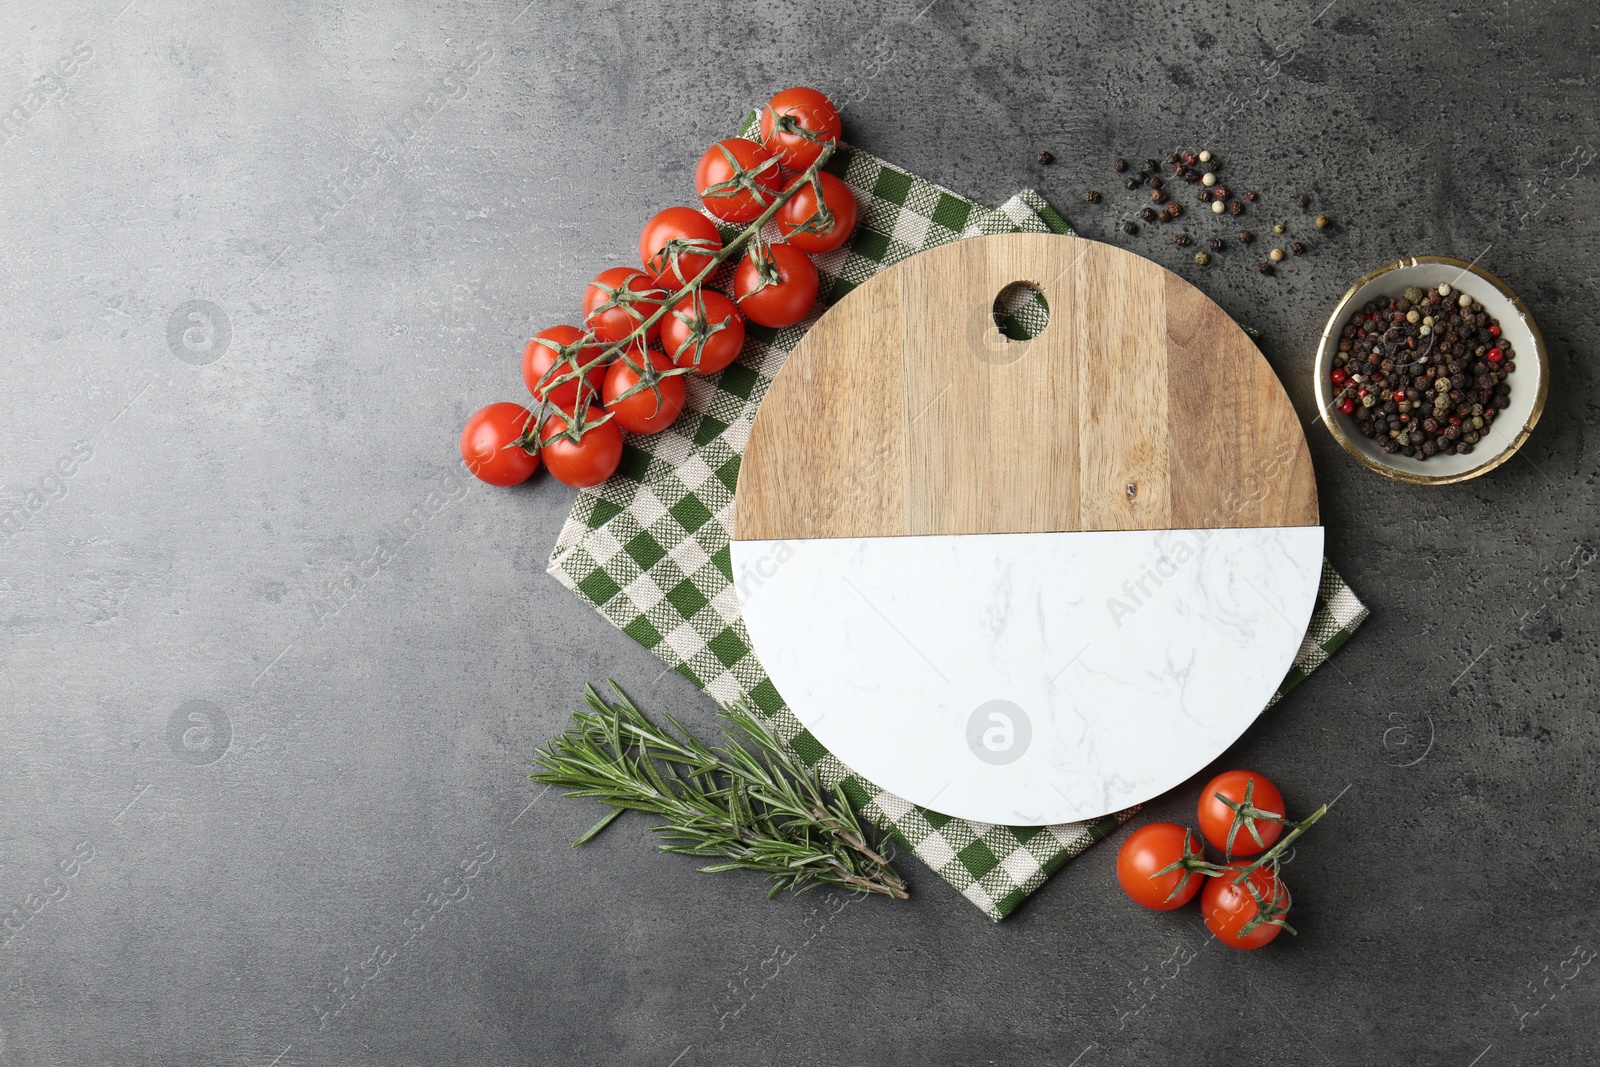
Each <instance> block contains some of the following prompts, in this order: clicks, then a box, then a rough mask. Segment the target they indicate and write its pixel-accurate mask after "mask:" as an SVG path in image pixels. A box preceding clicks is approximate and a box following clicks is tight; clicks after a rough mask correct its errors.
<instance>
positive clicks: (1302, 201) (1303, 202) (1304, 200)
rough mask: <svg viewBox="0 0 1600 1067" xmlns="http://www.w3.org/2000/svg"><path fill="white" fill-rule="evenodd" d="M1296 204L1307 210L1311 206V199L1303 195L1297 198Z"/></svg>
mask: <svg viewBox="0 0 1600 1067" xmlns="http://www.w3.org/2000/svg"><path fill="white" fill-rule="evenodd" d="M1295 203H1297V204H1299V205H1300V206H1301V207H1303V208H1307V207H1310V206H1311V198H1310V197H1309V196H1307V195H1306V194H1305V193H1301V194H1300V195H1299V196H1298V197H1296V198H1295Z"/></svg>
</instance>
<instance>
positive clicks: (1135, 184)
mask: <svg viewBox="0 0 1600 1067" xmlns="http://www.w3.org/2000/svg"><path fill="white" fill-rule="evenodd" d="M1123 184H1124V185H1126V186H1127V187H1128V188H1129V189H1137V188H1139V179H1138V178H1129V179H1128V180H1127V181H1126V182H1124V183H1123Z"/></svg>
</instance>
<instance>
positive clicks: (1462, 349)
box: [1314, 256, 1549, 485]
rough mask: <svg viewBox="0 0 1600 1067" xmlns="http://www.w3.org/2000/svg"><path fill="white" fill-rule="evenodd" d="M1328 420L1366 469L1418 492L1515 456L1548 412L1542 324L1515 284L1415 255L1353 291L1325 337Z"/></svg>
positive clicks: (1318, 374)
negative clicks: (1417, 488) (1512, 286)
mask: <svg viewBox="0 0 1600 1067" xmlns="http://www.w3.org/2000/svg"><path fill="white" fill-rule="evenodd" d="M1314 373H1315V381H1314V386H1315V389H1316V397H1317V405H1318V407H1319V409H1320V410H1321V414H1322V422H1323V424H1324V425H1325V426H1326V427H1327V428H1328V432H1329V433H1331V434H1333V437H1334V440H1336V441H1338V442H1339V444H1340V445H1341V446H1342V447H1343V448H1344V450H1345V451H1346V452H1349V453H1350V454H1351V455H1352V456H1354V457H1355V458H1356V459H1358V460H1359V461H1360V462H1361V463H1362V464H1363V465H1364V466H1366V467H1368V468H1370V469H1372V470H1375V471H1377V472H1378V473H1379V474H1382V475H1385V476H1387V477H1390V478H1395V479H1397V480H1399V481H1403V482H1409V483H1411V484H1414V485H1447V484H1449V483H1452V482H1461V481H1466V480H1467V479H1469V478H1476V477H1477V476H1478V475H1480V474H1485V473H1487V472H1488V471H1491V470H1493V469H1494V468H1495V467H1498V466H1500V464H1502V463H1504V462H1505V461H1506V460H1508V459H1510V458H1511V456H1512V455H1513V454H1515V452H1516V450H1517V449H1518V448H1520V447H1521V446H1522V442H1523V441H1525V440H1527V438H1528V434H1529V433H1531V432H1532V431H1533V427H1534V424H1535V423H1536V422H1538V421H1539V415H1540V414H1541V413H1542V412H1543V410H1544V402H1545V395H1546V393H1547V392H1548V390H1549V361H1548V358H1547V356H1546V353H1545V347H1544V339H1543V337H1542V336H1540V333H1539V327H1538V326H1537V325H1536V324H1535V323H1534V321H1533V317H1532V316H1531V315H1529V314H1528V309H1527V308H1526V307H1525V306H1524V305H1523V303H1522V301H1521V300H1520V299H1519V298H1518V297H1517V295H1516V294H1515V293H1513V292H1512V291H1511V290H1510V289H1508V288H1507V287H1506V285H1505V284H1504V283H1503V282H1501V281H1500V279H1498V278H1496V277H1495V276H1494V275H1492V274H1490V273H1489V272H1488V271H1485V270H1482V269H1480V268H1479V267H1477V266H1475V265H1473V264H1471V263H1466V262H1463V261H1462V260H1459V259H1454V258H1451V257H1449V256H1412V257H1408V258H1406V259H1402V260H1396V261H1395V262H1393V263H1389V264H1386V265H1384V266H1382V267H1379V268H1378V269H1377V270H1375V271H1373V272H1371V273H1370V274H1368V275H1366V276H1365V277H1363V278H1361V279H1360V280H1359V281H1357V282H1356V283H1355V285H1353V286H1351V288H1350V290H1349V291H1348V292H1346V293H1345V295H1344V297H1343V298H1342V299H1341V300H1340V301H1339V303H1338V306H1336V307H1335V308H1334V310H1333V314H1332V315H1331V316H1330V317H1329V319H1328V324H1327V326H1326V327H1324V328H1323V331H1322V341H1321V344H1320V345H1319V346H1318V349H1317V360H1316V369H1315V372H1314Z"/></svg>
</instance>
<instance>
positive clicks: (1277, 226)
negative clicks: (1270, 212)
mask: <svg viewBox="0 0 1600 1067" xmlns="http://www.w3.org/2000/svg"><path fill="white" fill-rule="evenodd" d="M1272 232H1273V233H1288V232H1289V227H1287V226H1285V225H1284V224H1283V223H1281V222H1274V223H1273V224H1272Z"/></svg>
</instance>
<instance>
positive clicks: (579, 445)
mask: <svg viewBox="0 0 1600 1067" xmlns="http://www.w3.org/2000/svg"><path fill="white" fill-rule="evenodd" d="M587 417H588V418H590V419H598V418H600V410H599V409H598V408H590V409H589V413H588V416H587ZM567 432H568V425H567V420H566V417H565V416H564V415H562V414H561V413H559V412H557V413H555V414H552V415H551V416H550V417H549V418H547V419H545V420H544V426H542V427H541V428H540V430H539V441H540V448H539V454H540V455H541V456H543V457H544V464H545V466H546V467H549V468H550V474H551V475H552V476H553V477H554V478H555V479H556V481H558V482H563V483H565V484H566V485H575V486H577V487H578V488H580V489H587V488H588V487H589V486H591V485H599V484H600V483H601V482H603V481H605V480H606V479H607V478H609V477H611V475H612V474H613V473H614V472H615V471H616V469H617V464H618V463H621V462H622V430H621V429H619V428H618V426H617V423H616V420H615V419H608V420H606V421H605V422H601V423H588V425H587V426H586V427H585V429H584V432H583V436H582V437H581V438H579V439H578V440H576V441H574V440H572V439H571V438H570V437H568V436H565V435H566V434H567Z"/></svg>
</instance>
